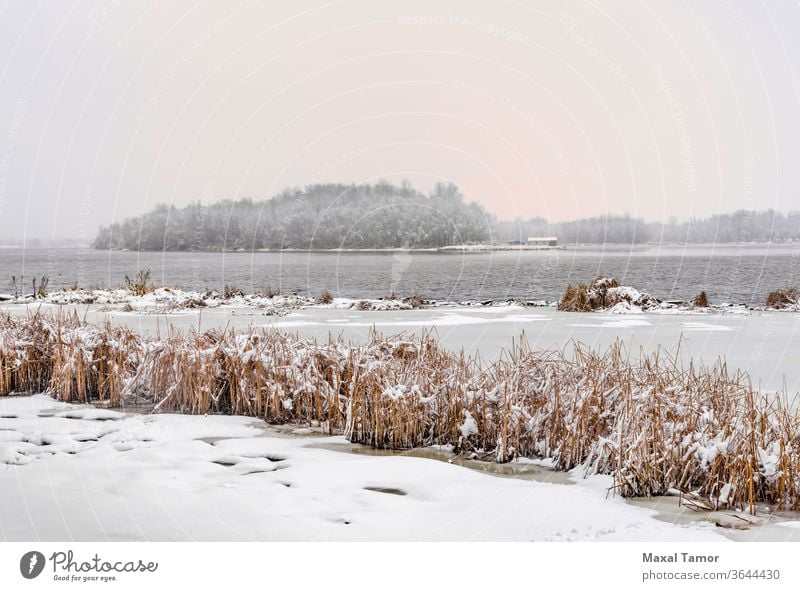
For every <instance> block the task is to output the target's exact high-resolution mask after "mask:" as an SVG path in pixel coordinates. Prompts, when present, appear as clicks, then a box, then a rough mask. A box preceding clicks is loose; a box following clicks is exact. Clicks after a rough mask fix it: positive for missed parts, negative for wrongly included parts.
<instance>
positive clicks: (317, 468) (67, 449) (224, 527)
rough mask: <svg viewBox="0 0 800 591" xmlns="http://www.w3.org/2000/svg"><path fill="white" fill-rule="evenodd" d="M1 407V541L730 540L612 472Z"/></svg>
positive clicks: (46, 406)
mask: <svg viewBox="0 0 800 591" xmlns="http://www.w3.org/2000/svg"><path fill="white" fill-rule="evenodd" d="M120 415H121V416H120ZM0 416H3V417H6V418H2V419H0V433H1V434H2V437H0V506H2V507H3V512H2V516H1V517H0V539H2V540H9V541H10V540H34V539H36V540H40V541H48V540H65V539H68V540H74V541H88V540H187V541H188V540H219V541H229V540H230V541H232V540H456V541H458V540H509V541H512V540H540V541H544V540H623V539H624V540H650V541H669V540H673V541H677V540H691V541H720V540H723V539H724V538H723V537H722V536H720V534H719V533H718V532H717V531H714V530H713V529H711V528H708V527H704V526H679V525H674V524H670V523H665V522H663V521H659V520H657V519H655V518H654V516H655V515H656V513H655V511H653V510H649V509H643V508H639V507H634V506H632V505H631V504H629V503H627V502H625V501H624V500H623V499H621V498H619V497H616V496H614V495H613V494H610V493H609V492H608V490H607V487H608V481H607V479H604V478H594V477H593V478H590V479H588V480H584V479H580V478H577V477H575V478H574V479H575V482H576V484H574V485H571V484H549V483H543V482H536V481H531V480H520V479H514V478H500V477H497V476H492V475H488V474H483V473H480V472H477V471H474V470H470V469H467V468H464V467H460V466H456V465H453V464H449V463H447V462H441V461H437V460H432V459H423V458H416V457H408V456H404V455H402V454H396V455H385V456H371V455H363V454H353V453H348V452H346V451H336V450H334V449H322V448H321V446H322V445H327V446H328V447H330V444H331V443H333V444H337V443H341V444H342V448H343V449H344V448H346V447H347V445H346V442H345V441H344V440H343V439H342V438H338V437H334V438H330V437H322V436H307V435H306V436H292V435H287V434H282V433H280V432H278V431H271V430H269V429H268V428H266V427H265V425H264V424H263V423H262V422H261V421H258V420H254V419H252V418H245V417H222V416H178V415H169V414H156V415H145V414H136V413H132V414H131V413H115V414H114V415H113V416H111V415H108V414H106V413H104V412H96V411H95V410H93V409H91V408H89V407H84V406H76V405H70V404H65V403H59V402H56V401H54V400H52V399H50V398H48V397H47V396H44V395H36V396H31V397H6V398H0ZM470 418H471V417H465V422H464V427H465V430H466V432H469V430H470V425H469V419H470ZM45 434H48V435H47V436H48V437H50V438H52V442H50V441H43V438H44V437H45ZM334 447H336V445H334Z"/></svg>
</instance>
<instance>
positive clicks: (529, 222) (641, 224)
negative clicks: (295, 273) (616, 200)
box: [93, 181, 800, 251]
mask: <svg viewBox="0 0 800 591" xmlns="http://www.w3.org/2000/svg"><path fill="white" fill-rule="evenodd" d="M529 236H557V237H558V239H559V243H560V244H604V243H605V244H611V243H617V244H642V243H654V242H668V243H679V244H683V243H704V242H709V243H710V242H717V243H719V242H786V241H792V240H800V212H790V213H788V214H783V213H781V212H778V211H775V210H771V209H770V210H766V211H759V212H756V211H750V210H740V211H736V212H733V213H729V214H718V215H713V216H710V217H707V218H703V219H698V218H691V219H689V220H685V221H678V220H677V219H674V218H673V219H671V220H669V221H668V222H647V221H644V220H642V219H640V218H635V217H631V216H630V215H608V216H598V217H592V218H585V219H581V220H576V221H569V222H554V223H551V222H548V221H547V220H546V219H544V218H539V217H537V218H531V219H525V220H523V219H516V220H511V221H498V220H497V219H496V218H495V216H493V215H492V214H490V213H488V212H487V211H486V210H485V209H484V208H483V207H482V206H481V205H479V204H478V203H475V202H472V203H467V202H465V201H464V197H463V195H462V193H461V192H460V191H459V189H458V187H456V186H455V185H453V184H452V183H438V184H437V185H436V186H435V187H434V189H433V190H432V191H431V192H430V193H428V194H425V193H422V192H420V191H417V190H416V189H414V188H413V187H412V186H411V185H410V183H408V182H406V181H404V182H403V183H401V184H400V185H393V184H390V183H388V182H384V181H381V182H378V183H376V184H358V185H356V184H351V185H344V184H316V185H309V186H307V187H304V188H298V189H288V190H285V191H283V192H282V193H280V194H279V195H277V196H275V197H273V198H271V199H266V200H253V199H248V198H246V199H240V200H236V201H234V200H230V199H226V200H222V201H217V202H214V203H210V204H203V203H200V202H195V203H191V204H189V205H187V206H185V207H175V206H170V205H158V206H156V207H155V208H154V209H153V210H151V211H149V212H147V213H145V214H143V215H140V216H137V217H132V218H128V219H125V220H123V221H121V222H115V223H113V224H111V225H110V226H105V227H102V228H100V230H99V232H98V234H97V237H96V239H95V241H94V243H93V246H94V248H97V249H103V250H106V249H129V250H155V251H161V250H178V251H181V250H182V251H192V250H196V251H213V250H258V249H264V250H279V249H333V248H351V249H358V248H403V247H405V248H439V247H443V246H450V245H459V244H482V243H488V242H497V243H501V244H504V243H509V242H522V243H524V242H525V241H526V240H527V238H528V237H529Z"/></svg>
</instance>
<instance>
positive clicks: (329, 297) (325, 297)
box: [314, 289, 333, 304]
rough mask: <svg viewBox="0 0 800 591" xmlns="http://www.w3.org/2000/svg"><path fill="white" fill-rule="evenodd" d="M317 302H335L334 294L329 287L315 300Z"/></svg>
mask: <svg viewBox="0 0 800 591" xmlns="http://www.w3.org/2000/svg"><path fill="white" fill-rule="evenodd" d="M314 303H315V304H332V303H333V294H332V293H331V292H329V291H328V290H327V289H326V290H325V291H323V292H322V293H321V294H319V295H318V296H317V297H316V299H315V300H314Z"/></svg>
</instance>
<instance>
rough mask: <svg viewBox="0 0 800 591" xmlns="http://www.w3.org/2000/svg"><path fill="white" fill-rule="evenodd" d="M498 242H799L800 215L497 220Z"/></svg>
mask: <svg viewBox="0 0 800 591" xmlns="http://www.w3.org/2000/svg"><path fill="white" fill-rule="evenodd" d="M495 235H496V237H497V240H498V241H499V242H508V241H512V240H520V241H523V242H524V241H525V240H526V239H527V237H528V236H544V235H554V236H558V240H559V243H561V244H641V243H674V244H684V243H695V244H697V243H732V242H786V241H789V240H800V212H789V213H788V214H783V213H781V212H778V211H775V210H772V209H769V210H766V211H751V210H739V211H735V212H733V213H726V214H718V215H713V216H710V217H708V218H704V219H697V218H692V219H690V220H686V221H683V222H679V221H678V220H677V219H676V218H674V217H673V218H670V220H669V221H668V222H665V223H662V222H646V221H644V220H642V219H639V218H634V217H631V216H629V215H608V216H598V217H592V218H585V219H582V220H577V221H573V222H556V223H549V222H548V221H547V220H545V219H543V218H532V219H529V220H522V219H516V220H514V221H504V222H499V223H498V224H497V226H496V230H495Z"/></svg>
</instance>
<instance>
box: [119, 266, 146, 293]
mask: <svg viewBox="0 0 800 591" xmlns="http://www.w3.org/2000/svg"><path fill="white" fill-rule="evenodd" d="M125 287H126V288H127V289H128V291H130V292H131V293H132V294H133V295H137V296H143V295H145V294H146V293H147V292H148V291H151V289H152V288H151V286H150V269H146V270H141V269H140V270H139V271H137V273H136V276H135V277H133V278H131V277H129V276H128V275H127V274H126V275H125Z"/></svg>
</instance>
